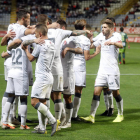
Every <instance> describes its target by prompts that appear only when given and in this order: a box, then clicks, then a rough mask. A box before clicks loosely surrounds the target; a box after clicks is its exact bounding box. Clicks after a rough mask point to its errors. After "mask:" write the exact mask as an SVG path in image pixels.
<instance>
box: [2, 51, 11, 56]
mask: <svg viewBox="0 0 140 140" xmlns="http://www.w3.org/2000/svg"><path fill="white" fill-rule="evenodd" d="M10 56H11V55H10V54H9V53H8V52H4V51H3V52H2V54H1V57H2V58H8V57H10Z"/></svg>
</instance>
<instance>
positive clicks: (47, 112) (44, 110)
mask: <svg viewBox="0 0 140 140" xmlns="http://www.w3.org/2000/svg"><path fill="white" fill-rule="evenodd" d="M35 108H36V109H37V110H38V111H39V112H40V113H42V114H43V115H44V116H45V117H47V118H48V119H49V121H50V123H51V124H54V123H55V122H56V119H55V118H54V117H53V115H52V114H51V112H50V110H49V109H48V107H47V106H46V105H44V104H43V103H41V102H39V103H37V104H36V106H35Z"/></svg>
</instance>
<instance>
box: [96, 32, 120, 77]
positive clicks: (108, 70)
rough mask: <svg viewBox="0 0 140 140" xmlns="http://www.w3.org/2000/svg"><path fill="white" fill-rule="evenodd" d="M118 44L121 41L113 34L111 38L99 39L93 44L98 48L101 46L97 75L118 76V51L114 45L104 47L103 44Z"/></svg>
mask: <svg viewBox="0 0 140 140" xmlns="http://www.w3.org/2000/svg"><path fill="white" fill-rule="evenodd" d="M107 41H111V42H119V41H121V39H119V38H117V37H116V36H115V34H113V35H112V37H111V38H109V39H107V40H106V39H105V38H101V39H99V40H98V41H96V42H94V43H93V44H94V45H95V46H96V47H98V46H100V45H101V58H100V66H99V70H98V74H108V75H118V74H120V72H119V67H118V53H119V49H118V48H117V47H116V46H115V45H104V43H105V42H107Z"/></svg>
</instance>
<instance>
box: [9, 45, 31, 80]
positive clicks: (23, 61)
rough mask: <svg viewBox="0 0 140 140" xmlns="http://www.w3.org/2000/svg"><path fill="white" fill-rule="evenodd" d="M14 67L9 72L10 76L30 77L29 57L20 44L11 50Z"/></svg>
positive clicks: (16, 77) (18, 77)
mask: <svg viewBox="0 0 140 140" xmlns="http://www.w3.org/2000/svg"><path fill="white" fill-rule="evenodd" d="M11 53H12V68H11V69H10V71H9V73H8V77H11V78H15V79H21V80H23V79H24V78H28V61H29V60H28V58H27V56H26V53H25V51H24V50H23V49H22V48H21V46H19V47H18V48H16V49H12V50H11Z"/></svg>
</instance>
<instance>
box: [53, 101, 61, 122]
mask: <svg viewBox="0 0 140 140" xmlns="http://www.w3.org/2000/svg"><path fill="white" fill-rule="evenodd" d="M62 108H63V103H62V101H61V99H57V100H54V110H55V118H56V119H57V120H60V118H61V112H62Z"/></svg>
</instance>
